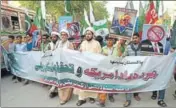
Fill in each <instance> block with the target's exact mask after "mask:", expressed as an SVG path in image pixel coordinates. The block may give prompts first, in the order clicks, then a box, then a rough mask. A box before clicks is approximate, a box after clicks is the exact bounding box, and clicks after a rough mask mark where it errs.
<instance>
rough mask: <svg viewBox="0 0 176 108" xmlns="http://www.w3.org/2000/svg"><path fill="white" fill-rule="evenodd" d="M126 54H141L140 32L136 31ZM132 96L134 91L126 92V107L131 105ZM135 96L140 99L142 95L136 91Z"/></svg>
mask: <svg viewBox="0 0 176 108" xmlns="http://www.w3.org/2000/svg"><path fill="white" fill-rule="evenodd" d="M125 55H126V56H140V55H141V43H140V37H139V34H138V33H134V34H133V36H132V42H131V44H129V45H128V46H127V48H126V50H125ZM131 97H132V93H127V94H126V102H125V103H124V107H128V106H130V105H131ZM134 98H135V99H136V100H137V101H139V100H140V97H139V96H138V93H134Z"/></svg>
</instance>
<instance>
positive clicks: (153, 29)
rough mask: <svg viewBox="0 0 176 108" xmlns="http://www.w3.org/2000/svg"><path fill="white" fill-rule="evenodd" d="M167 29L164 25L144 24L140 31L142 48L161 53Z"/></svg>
mask: <svg viewBox="0 0 176 108" xmlns="http://www.w3.org/2000/svg"><path fill="white" fill-rule="evenodd" d="M168 32H169V31H168V29H167V27H166V26H164V25H152V24H144V25H143V33H142V40H141V42H142V50H143V51H148V52H158V53H163V52H164V50H165V44H166V38H167V37H168V35H169V33H168Z"/></svg>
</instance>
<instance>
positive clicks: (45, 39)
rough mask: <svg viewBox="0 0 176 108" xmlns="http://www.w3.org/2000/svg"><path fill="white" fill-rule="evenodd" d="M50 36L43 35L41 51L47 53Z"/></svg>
mask: <svg viewBox="0 0 176 108" xmlns="http://www.w3.org/2000/svg"><path fill="white" fill-rule="evenodd" d="M48 37H49V35H48V34H43V35H42V43H41V44H40V48H39V50H40V51H43V52H45V51H47V50H48V46H49V40H48Z"/></svg>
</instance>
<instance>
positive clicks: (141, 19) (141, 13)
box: [138, 1, 145, 31]
mask: <svg viewBox="0 0 176 108" xmlns="http://www.w3.org/2000/svg"><path fill="white" fill-rule="evenodd" d="M138 21H139V24H138V26H139V27H138V28H139V31H142V30H143V24H144V23H145V10H144V8H143V6H142V2H141V1H140V3H139V17H138Z"/></svg>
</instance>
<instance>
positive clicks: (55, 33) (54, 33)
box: [51, 31, 60, 37]
mask: <svg viewBox="0 0 176 108" xmlns="http://www.w3.org/2000/svg"><path fill="white" fill-rule="evenodd" d="M52 35H57V36H58V37H59V36H60V34H59V33H58V32H55V31H53V32H51V36H52Z"/></svg>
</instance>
